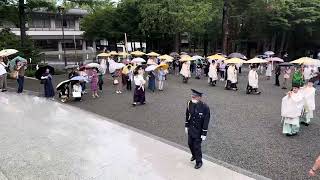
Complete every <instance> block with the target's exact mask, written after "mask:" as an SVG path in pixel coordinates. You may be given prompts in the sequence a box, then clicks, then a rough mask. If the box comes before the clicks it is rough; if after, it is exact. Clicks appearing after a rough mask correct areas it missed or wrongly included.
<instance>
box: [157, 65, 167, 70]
mask: <svg viewBox="0 0 320 180" xmlns="http://www.w3.org/2000/svg"><path fill="white" fill-rule="evenodd" d="M158 68H162V69H169V65H168V64H160V65H158V66H157V68H156V69H158Z"/></svg>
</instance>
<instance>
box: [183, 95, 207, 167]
mask: <svg viewBox="0 0 320 180" xmlns="http://www.w3.org/2000/svg"><path fill="white" fill-rule="evenodd" d="M191 91H192V96H191V101H189V102H188V107H187V111H186V122H185V132H186V134H187V135H188V145H189V148H190V151H191V154H192V157H191V161H194V160H196V165H195V167H194V168H195V169H199V168H201V166H202V151H201V142H202V141H204V140H205V139H206V137H207V131H208V125H209V121H210V109H209V107H208V106H207V105H206V104H205V103H204V102H202V101H201V97H202V94H203V93H201V92H198V91H196V90H194V89H191Z"/></svg>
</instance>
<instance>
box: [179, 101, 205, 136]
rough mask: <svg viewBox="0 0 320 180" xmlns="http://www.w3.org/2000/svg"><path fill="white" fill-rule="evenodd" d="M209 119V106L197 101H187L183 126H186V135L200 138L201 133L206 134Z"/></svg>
mask: <svg viewBox="0 0 320 180" xmlns="http://www.w3.org/2000/svg"><path fill="white" fill-rule="evenodd" d="M209 120H210V109H209V107H208V106H207V105H206V104H205V103H203V102H201V101H199V102H198V103H196V104H195V103H192V101H189V102H188V108H187V111H186V123H185V127H187V128H188V135H189V136H191V137H192V138H200V137H201V135H203V136H207V131H208V125H209Z"/></svg>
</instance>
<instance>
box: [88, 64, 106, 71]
mask: <svg viewBox="0 0 320 180" xmlns="http://www.w3.org/2000/svg"><path fill="white" fill-rule="evenodd" d="M85 67H86V68H88V69H90V68H97V69H98V71H100V72H101V71H103V68H102V66H101V65H100V64H98V63H89V64H86V65H85Z"/></svg>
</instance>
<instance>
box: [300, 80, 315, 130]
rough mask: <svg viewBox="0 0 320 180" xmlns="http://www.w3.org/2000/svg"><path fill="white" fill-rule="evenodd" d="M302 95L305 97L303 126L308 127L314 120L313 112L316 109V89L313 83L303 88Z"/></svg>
mask: <svg viewBox="0 0 320 180" xmlns="http://www.w3.org/2000/svg"><path fill="white" fill-rule="evenodd" d="M302 93H303V96H304V115H303V117H302V118H301V124H304V125H306V126H308V125H309V124H310V121H311V119H312V118H313V111H314V110H315V109H316V104H315V96H316V89H315V88H314V87H313V82H311V81H309V82H308V83H307V85H306V86H304V87H303V89H302Z"/></svg>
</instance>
